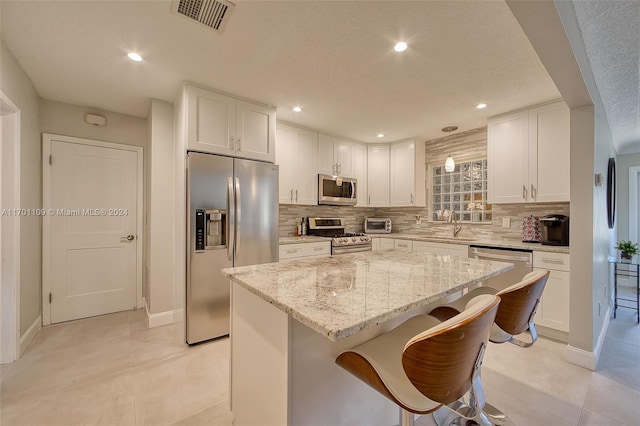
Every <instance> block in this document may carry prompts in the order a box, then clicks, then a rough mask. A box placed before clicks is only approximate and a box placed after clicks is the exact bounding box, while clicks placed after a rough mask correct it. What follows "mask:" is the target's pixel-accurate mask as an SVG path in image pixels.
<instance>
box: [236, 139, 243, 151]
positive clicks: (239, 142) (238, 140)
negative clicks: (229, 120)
mask: <svg viewBox="0 0 640 426" xmlns="http://www.w3.org/2000/svg"><path fill="white" fill-rule="evenodd" d="M236 143H237V144H238V146H237V147H236V152H240V151H242V143H241V141H240V139H236Z"/></svg>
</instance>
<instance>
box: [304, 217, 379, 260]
mask: <svg viewBox="0 0 640 426" xmlns="http://www.w3.org/2000/svg"><path fill="white" fill-rule="evenodd" d="M345 222H346V221H345V219H344V218H321V217H310V218H309V227H308V233H309V235H316V236H320V237H327V238H331V254H332V255H337V254H345V253H354V252H359V251H368V250H371V237H370V236H368V235H365V234H361V233H354V232H345V229H344V228H345Z"/></svg>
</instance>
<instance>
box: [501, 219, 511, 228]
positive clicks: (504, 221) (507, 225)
mask: <svg viewBox="0 0 640 426" xmlns="http://www.w3.org/2000/svg"><path fill="white" fill-rule="evenodd" d="M502 227H503V228H511V218H510V217H503V218H502Z"/></svg>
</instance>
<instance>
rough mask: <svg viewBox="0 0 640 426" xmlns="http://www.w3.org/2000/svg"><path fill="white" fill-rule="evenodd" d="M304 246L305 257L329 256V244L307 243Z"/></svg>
mask: <svg viewBox="0 0 640 426" xmlns="http://www.w3.org/2000/svg"><path fill="white" fill-rule="evenodd" d="M302 245H303V246H304V251H305V256H329V255H330V254H331V243H330V242H328V241H327V242H326V243H308V244H302Z"/></svg>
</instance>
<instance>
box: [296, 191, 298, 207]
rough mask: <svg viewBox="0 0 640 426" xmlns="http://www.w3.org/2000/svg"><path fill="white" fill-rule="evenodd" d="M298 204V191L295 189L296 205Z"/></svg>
mask: <svg viewBox="0 0 640 426" xmlns="http://www.w3.org/2000/svg"><path fill="white" fill-rule="evenodd" d="M297 203H298V190H297V189H296V204H297Z"/></svg>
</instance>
